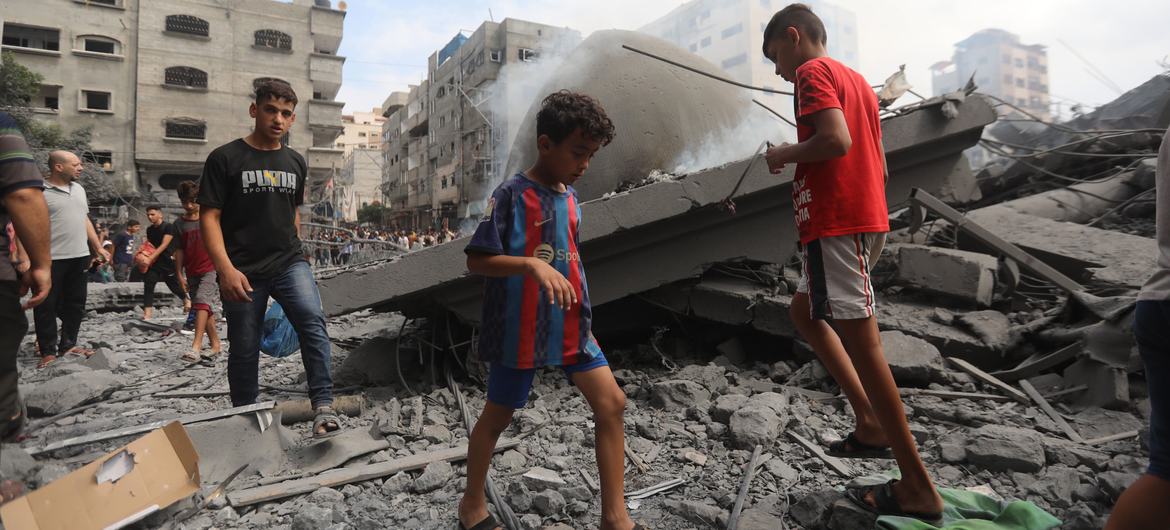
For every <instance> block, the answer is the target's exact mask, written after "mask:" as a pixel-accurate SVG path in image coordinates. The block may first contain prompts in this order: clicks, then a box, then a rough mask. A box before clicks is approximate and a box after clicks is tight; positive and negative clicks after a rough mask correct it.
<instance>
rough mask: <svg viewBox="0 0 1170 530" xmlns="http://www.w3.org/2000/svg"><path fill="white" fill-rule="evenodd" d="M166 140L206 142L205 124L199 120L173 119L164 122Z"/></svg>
mask: <svg viewBox="0 0 1170 530" xmlns="http://www.w3.org/2000/svg"><path fill="white" fill-rule="evenodd" d="M166 138H176V139H180V140H206V139H207V124H206V123H204V122H202V121H200V120H193V119H189V118H175V119H170V120H167V121H166Z"/></svg>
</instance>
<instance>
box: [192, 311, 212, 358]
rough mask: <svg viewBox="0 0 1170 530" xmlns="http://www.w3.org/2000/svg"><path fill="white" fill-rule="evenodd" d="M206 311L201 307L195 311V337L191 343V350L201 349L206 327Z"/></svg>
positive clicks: (196, 351)
mask: <svg viewBox="0 0 1170 530" xmlns="http://www.w3.org/2000/svg"><path fill="white" fill-rule="evenodd" d="M208 320H209V319H208V318H207V311H204V310H202V309H200V310H198V311H195V337H194V342H193V343H192V345H191V351H193V352H195V353H199V352H200V351H202V350H203V333H204V332H205V331H206V328H207V321H208Z"/></svg>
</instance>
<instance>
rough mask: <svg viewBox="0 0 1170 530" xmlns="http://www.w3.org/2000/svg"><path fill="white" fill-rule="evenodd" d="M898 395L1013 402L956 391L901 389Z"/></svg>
mask: <svg viewBox="0 0 1170 530" xmlns="http://www.w3.org/2000/svg"><path fill="white" fill-rule="evenodd" d="M898 393H900V394H902V395H903V396H935V397H940V398H945V399H971V400H983V401H1012V398H1010V397H1007V396H1000V395H996V394H980V393H977V392H956V391H954V390H933V389H929V388H899V389H898Z"/></svg>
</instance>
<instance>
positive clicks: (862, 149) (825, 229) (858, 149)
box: [792, 57, 890, 243]
mask: <svg viewBox="0 0 1170 530" xmlns="http://www.w3.org/2000/svg"><path fill="white" fill-rule="evenodd" d="M793 100H794V105H795V106H796V117H797V121H796V124H797V125H796V136H797V139H798V140H799V141H801V142H803V141H806V140H808V139H809V138H812V136H813V134H815V133H816V129H814V128H813V126H812V119H811V118H810V116H811V115H812V114H814V113H816V112H819V111H822V110H825V109H834V108H836V109H841V112H842V113H843V114H845V123H846V125H847V126H848V127H849V137H850V138H851V139H852V140H853V142H852V147H850V148H849V152H848V153H846V154H845V156H842V157H839V158H834V159H832V160H826V161H824V162H815V163H810V164H797V165H796V177H795V179H794V181H793V183H792V205H793V208H794V210H795V212H796V228H797V230H798V231H799V233H800V242H801V243H808V242H809V241H812V240H814V239H820V238H824V237H833V236H843V235H849V234H860V233H866V232H889V231H890V220H889V211H888V210H887V208H886V190H885V188H886V186H885V177H884V171H883V169H882V129H881V122H880V120H879V119H878V100H877V95H876V94H874V92H873V89H872V88H870V86H869V83H868V82H866V81H865V78H864V77H862V76H861V74H859V73H857V72H855V71H853V70H852V69H850V68H849V67H847V66H845V65H843V64H841V63H839V62H837V61H835V60H833V59H831V58H829V57H819V58H816V59H813V60H811V61H808V62H806V63H804V64H802V65H800V67H799V68H797V69H796V97H795V98H793Z"/></svg>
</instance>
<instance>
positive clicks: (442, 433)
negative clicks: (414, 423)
mask: <svg viewBox="0 0 1170 530" xmlns="http://www.w3.org/2000/svg"><path fill="white" fill-rule="evenodd" d="M422 437H423V439H424V440H426V441H428V442H431V443H433V444H445V443H448V442H450V441H451V431H450V430H449V429H447V428H446V427H444V426H442V425H427V426H424V427H423V428H422Z"/></svg>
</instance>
